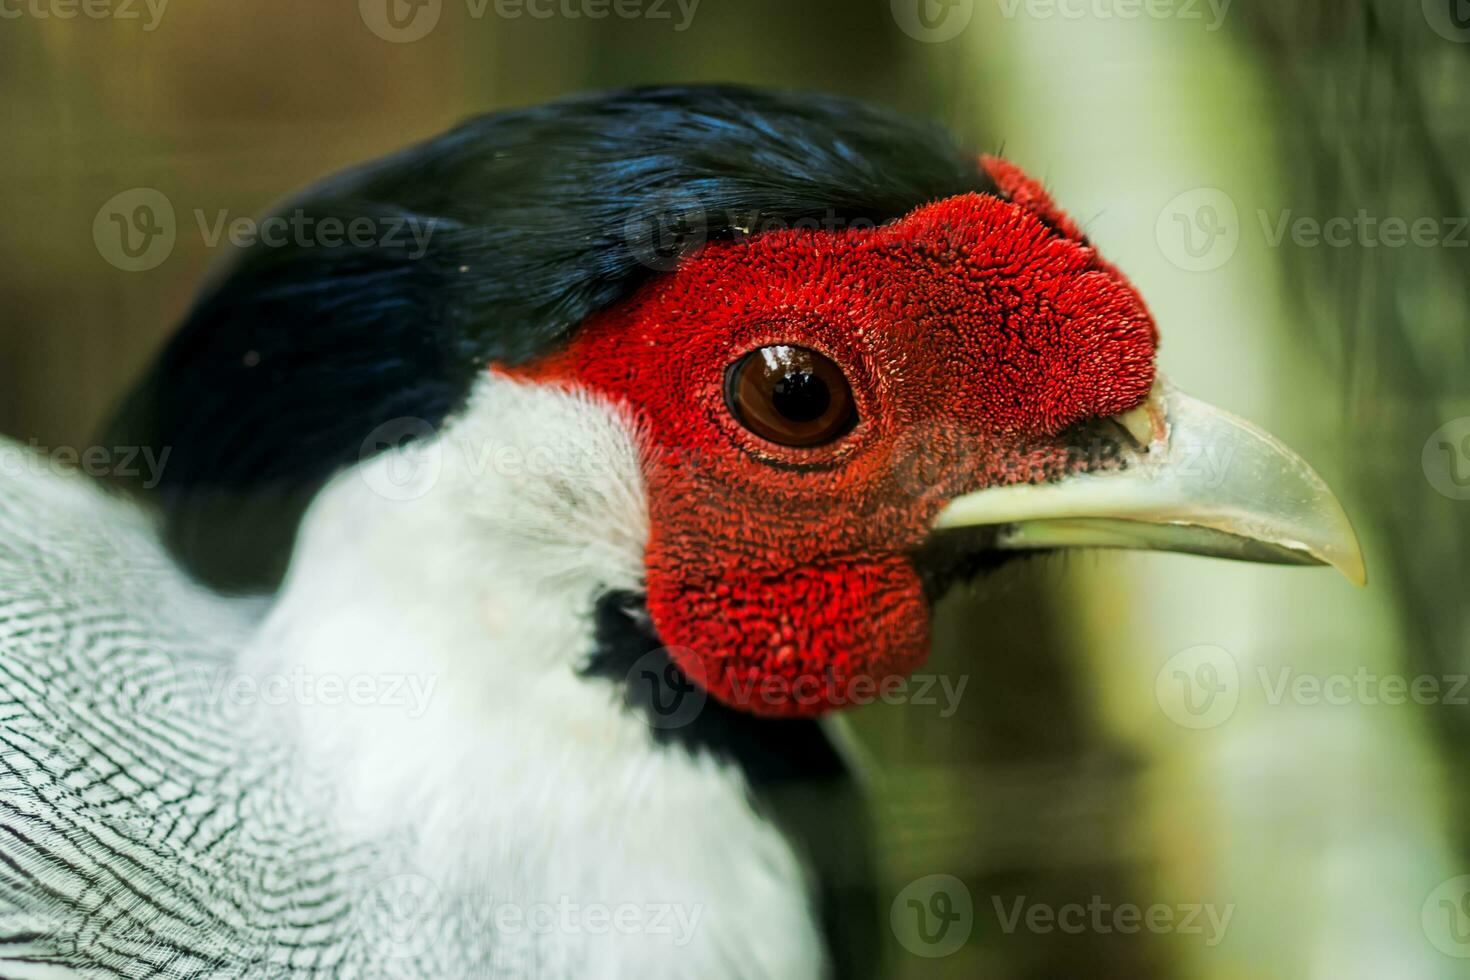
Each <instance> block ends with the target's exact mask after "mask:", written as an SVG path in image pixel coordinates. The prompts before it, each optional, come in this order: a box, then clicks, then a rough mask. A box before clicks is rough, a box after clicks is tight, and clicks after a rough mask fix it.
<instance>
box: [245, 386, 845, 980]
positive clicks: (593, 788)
mask: <svg viewBox="0 0 1470 980" xmlns="http://www.w3.org/2000/svg"><path fill="white" fill-rule="evenodd" d="M399 428H400V429H401V428H402V426H399ZM641 474H642V467H641V466H640V460H639V454H638V438H637V433H636V432H635V431H634V429H633V428H632V427H631V426H630V425H629V424H628V423H627V422H626V420H625V419H624V417H623V416H622V415H621V414H620V413H619V412H618V411H616V410H614V409H612V408H611V407H609V406H607V405H605V404H603V403H600V402H598V401H597V400H595V399H593V398H591V397H589V396H587V395H584V394H580V393H576V392H569V391H565V390H561V389H557V388H552V387H548V386H542V385H534V384H522V383H517V382H513V381H510V380H506V379H504V378H497V377H494V376H487V377H486V378H485V379H484V380H482V381H481V382H479V383H478V385H477V387H476V390H475V392H474V394H473V396H472V398H471V400H470V402H469V404H468V406H467V408H466V409H465V410H464V412H462V413H461V414H460V415H459V416H458V417H457V418H456V419H455V420H453V421H452V422H451V423H450V424H448V425H447V426H446V427H445V428H444V429H443V430H442V431H441V432H439V433H438V434H437V435H435V436H433V437H432V438H430V439H424V440H419V441H417V442H416V443H414V444H411V445H410V446H408V447H407V448H405V449H401V450H393V451H390V452H386V453H384V454H382V455H379V456H376V457H374V458H372V459H370V460H368V461H367V462H365V463H363V464H362V465H360V466H358V467H356V468H354V469H352V470H350V471H348V472H345V473H343V474H341V475H340V476H339V477H338V478H336V479H335V480H334V481H333V482H332V483H331V484H330V485H328V486H327V487H326V488H325V489H324V490H323V491H322V492H321V494H320V495H319V496H318V498H317V500H316V501H315V503H314V504H313V506H312V507H311V509H310V511H309V512H308V514H307V516H306V518H305V520H304V522H303V525H302V528H301V533H300V537H299V540H298V543H297V550H296V553H295V555H294V557H293V560H292V565H291V569H290V571H289V573H288V576H287V580H286V583H285V585H284V587H283V590H282V593H281V597H280V599H279V601H278V603H277V604H276V606H275V608H274V609H273V611H272V612H271V614H270V616H269V617H268V619H267V621H266V623H265V624H264V626H263V628H262V630H261V632H260V634H259V635H258V637H257V638H256V640H255V642H254V643H253V644H252V646H251V648H250V649H249V650H248V651H247V653H246V655H245V656H244V658H243V659H242V669H243V671H245V672H246V673H247V674H251V675H254V676H255V678H256V680H258V681H260V682H262V683H264V682H265V681H266V680H267V679H268V678H269V677H271V676H273V675H280V674H291V673H292V672H293V671H294V672H296V673H297V674H298V675H300V674H305V675H307V677H308V680H307V681H306V689H307V690H321V688H320V678H326V677H337V678H341V683H342V685H343V689H344V690H347V691H351V690H352V689H353V685H354V684H355V685H357V689H358V690H359V691H368V690H371V691H372V692H374V697H373V699H372V700H374V701H375V702H376V703H343V704H336V705H324V704H321V703H310V704H307V703H294V702H293V703H289V704H285V705H282V706H279V707H277V708H273V709H270V710H275V711H279V712H280V718H279V724H280V725H281V726H282V727H283V728H284V729H285V730H286V731H287V733H288V737H291V738H294V739H297V740H299V746H300V752H301V754H302V756H303V757H305V758H306V759H307V760H309V761H308V765H307V768H308V769H310V770H313V771H317V772H327V773H330V775H329V777H328V778H329V780H330V783H331V791H330V794H331V796H332V797H334V799H335V804H336V806H335V810H336V812H337V813H338V818H339V820H340V821H341V824H342V827H343V830H344V833H346V834H349V835H351V836H353V837H362V838H365V839H387V838H403V837H405V836H406V837H407V838H408V839H410V840H411V841H412V842H413V843H412V847H411V853H412V854H413V858H412V860H413V862H414V863H415V865H416V868H415V869H414V870H415V873H418V874H422V875H424V876H426V877H428V878H429V879H431V880H432V881H433V882H434V883H435V886H436V887H437V888H439V889H440V890H441V891H452V892H457V893H465V892H476V891H479V892H483V891H484V890H485V889H486V888H487V887H493V889H494V892H495V895H496V896H497V898H498V900H499V901H500V902H506V901H519V902H551V903H555V902H557V901H558V900H560V899H562V898H564V897H567V896H571V897H572V898H573V899H574V900H580V901H584V902H601V903H606V904H609V905H616V904H617V903H619V902H623V901H627V900H632V901H635V902H663V903H673V904H677V905H678V906H679V907H680V909H681V910H682V912H681V914H683V915H685V916H686V918H688V917H691V916H692V917H694V918H696V919H703V924H701V925H699V927H698V930H697V933H696V937H697V938H696V939H695V940H692V941H691V944H690V946H689V948H687V949H683V950H681V951H680V955H677V956H674V957H673V958H672V959H668V958H667V957H666V955H664V954H667V952H668V951H667V949H662V950H661V946H667V944H668V942H669V941H670V937H669V936H666V935H661V936H648V935H645V936H641V937H619V939H618V943H619V944H620V945H618V946H617V949H618V950H620V952H613V953H611V955H612V959H610V960H609V961H608V962H609V964H611V963H613V962H624V965H625V966H628V967H629V968H630V969H634V964H637V965H638V966H637V967H636V968H637V969H642V970H644V972H642V973H640V974H639V975H641V976H661V975H663V974H661V973H660V972H658V970H657V969H656V968H654V969H653V972H647V970H648V968H652V967H656V965H657V964H659V963H665V964H667V963H671V962H672V963H674V964H677V965H678V966H679V967H680V970H681V973H680V975H690V976H693V975H707V976H722V975H725V974H724V973H723V972H721V969H720V968H719V967H720V965H721V964H724V965H725V966H728V959H727V957H728V956H729V954H730V953H731V952H732V951H733V950H742V951H748V950H749V949H750V948H751V947H753V946H762V947H764V951H762V952H757V953H755V954H754V955H755V957H756V961H754V962H752V961H750V960H749V959H746V960H745V965H747V966H749V967H751V968H752V969H751V970H750V973H751V975H771V976H787V975H790V976H816V975H817V974H818V972H819V971H820V967H819V965H818V957H819V952H818V950H819V944H818V943H817V942H816V940H815V929H814V927H813V925H812V921H811V912H810V909H809V908H808V906H807V900H806V896H805V892H804V888H803V883H802V878H803V876H802V871H801V868H800V865H799V862H798V861H797V859H796V858H795V856H794V855H793V854H792V852H791V850H790V847H789V844H788V843H787V842H786V841H785V840H784V838H783V837H782V836H781V835H780V834H779V833H778V832H777V831H776V830H775V829H774V828H773V827H771V826H770V825H769V824H767V823H765V822H764V821H763V820H761V819H759V818H758V817H757V815H756V814H755V813H754V812H753V811H752V809H751V807H750V804H749V802H748V800H747V795H746V792H745V785H744V780H743V778H742V777H741V776H740V774H739V773H738V772H737V771H736V770H734V769H733V768H731V767H729V766H727V765H725V764H723V763H720V762H717V761H715V760H714V759H712V758H709V757H703V756H691V755H690V754H688V753H687V752H684V751H683V750H670V749H668V748H666V747H663V746H660V745H658V744H657V743H656V742H655V741H654V739H653V735H652V732H651V731H650V729H649V728H648V727H647V725H646V724H645V723H644V722H643V721H642V720H641V719H640V718H638V717H637V716H636V715H634V714H631V713H630V712H629V711H627V710H626V709H625V707H624V705H623V703H622V700H621V695H622V692H621V690H620V689H619V688H618V686H617V685H615V684H610V683H608V682H607V681H605V680H591V679H586V678H583V677H580V676H579V675H578V672H577V668H578V667H579V666H580V665H581V664H582V663H583V662H584V661H585V659H586V658H587V657H588V656H589V655H590V654H591V653H592V651H593V643H594V639H593V622H592V614H593V606H594V601H595V599H596V597H597V596H598V594H600V593H601V592H604V591H606V590H610V589H615V590H636V589H638V588H639V586H640V579H641V575H642V564H643V561H642V550H643V543H644V542H645V541H646V539H647V536H648V518H647V507H646V500H645V496H644V489H643V480H642V475H641ZM313 680H315V681H316V686H315V687H314V686H313ZM395 683H396V687H395ZM390 688H391V689H392V690H391V691H390ZM295 700H296V701H301V700H303V699H301V698H297V699H295ZM312 700H313V701H320V700H324V699H321V698H316V697H313V699H312ZM346 700H348V701H349V702H350V701H352V700H354V699H351V698H348V699H346ZM356 700H359V701H360V700H362V699H361V698H358V699H356ZM390 702H392V703H390ZM753 928H759V929H761V930H762V932H761V933H758V934H757V935H759V936H760V937H761V938H759V939H757V938H756V937H755V936H752V935H749V934H747V935H740V933H743V932H745V931H746V930H748V929H753ZM772 934H779V936H780V938H779V939H777V938H775V937H774V936H773V935H772ZM563 938H565V937H563ZM579 941H586V942H588V943H593V944H604V945H605V944H606V943H608V942H611V941H612V940H610V939H608V937H585V936H584V937H580V940H579ZM596 948H597V949H603V945H596ZM696 950H703V951H704V953H703V955H701V954H699V953H698V952H696ZM750 955H751V954H750V953H749V952H744V953H742V956H744V957H749V956H750ZM762 957H766V958H768V959H769V961H768V962H765V963H761V962H759V960H760V959H761V958H762ZM701 963H704V964H705V965H706V966H707V967H708V969H707V970H703V971H702V970H701V969H700V964H701ZM609 975H612V974H609ZM618 975H621V973H619V974H618Z"/></svg>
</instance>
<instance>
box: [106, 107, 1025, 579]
mask: <svg viewBox="0 0 1470 980" xmlns="http://www.w3.org/2000/svg"><path fill="white" fill-rule="evenodd" d="M967 191H981V192H988V193H995V192H996V191H995V187H994V185H993V183H992V182H991V181H990V179H989V178H988V177H987V176H986V175H985V174H984V173H983V171H982V170H981V169H980V168H979V167H978V165H977V161H976V159H975V158H974V156H973V155H972V154H970V153H968V152H966V151H964V150H962V149H960V148H959V147H957V146H955V145H954V144H953V143H952V142H951V141H950V140H949V138H948V136H947V135H945V134H944V133H943V132H942V131H941V130H940V129H939V128H937V127H931V126H928V125H925V124H922V123H916V122H914V121H912V120H910V119H906V118H904V117H902V116H899V115H896V114H892V113H888V112H885V111H882V110H878V109H874V108H873V107H871V106H868V105H865V104H862V103H858V102H852V101H848V100H845V99H840V98H836V97H833V96H827V95H813V94H782V93H773V92H766V91H762V90H758V89H748V88H739V87H733V86H704V87H666V88H644V89H635V90H630V91H624V92H615V93H611V94H602V95H594V96H589V97H582V98H577V99H573V100H569V101H565V102H559V103H554V104H551V105H548V106H542V107H538V108H533V109H524V110H518V111H513V112H507V113H502V114H497V115H489V116H483V117H480V118H478V119H474V120H472V121H470V122H467V123H465V124H464V125H462V126H460V127H458V128H457V129H454V130H452V131H451V132H449V133H447V134H445V135H443V136H441V137H438V138H437V139H434V140H431V141H429V142H426V143H423V144H421V145H419V146H416V147H413V148H410V149H408V150H405V151H403V152H400V153H397V154H395V155H393V156H390V157H387V158H385V159H383V160H380V161H377V162H373V163H369V164H367V165H364V166H362V167H359V168H356V169H354V170H350V171H348V172H346V173H343V174H341V175H339V176H337V177H334V178H332V179H330V180H328V181H326V182H324V183H322V184H320V185H319V186H317V187H314V188H312V189H310V190H308V191H306V192H305V193H304V194H302V195H301V196H300V197H298V198H297V199H295V200H294V201H292V202H290V203H288V204H287V205H285V206H284V208H283V209H282V211H281V213H283V214H291V215H294V214H296V213H298V212H300V213H301V214H302V215H303V216H304V217H305V218H308V219H310V220H311V221H313V222H316V223H319V222H320V221H321V220H322V219H325V218H328V217H335V218H339V219H341V220H342V221H343V222H344V223H346V222H350V221H351V220H353V219H355V218H361V217H368V218H371V219H373V220H374V221H375V223H376V224H375V226H376V227H377V229H378V230H379V238H380V239H381V238H384V237H387V233H388V230H389V229H391V228H393V227H402V224H403V223H406V222H412V223H413V224H414V226H415V227H419V228H427V229H430V231H429V237H428V241H427V248H426V249H424V250H422V252H423V254H421V255H420V254H418V253H419V252H420V251H421V249H420V248H419V247H418V246H417V245H416V244H415V242H414V240H413V238H412V237H411V236H408V235H400V236H398V237H399V241H398V243H397V244H396V245H394V244H386V245H384V244H379V245H377V246H375V247H372V248H363V247H354V246H352V245H341V246H339V247H331V248H328V247H322V246H320V245H316V246H312V245H309V244H308V245H305V246H302V245H299V244H294V243H293V244H288V245H285V246H282V247H272V246H270V245H268V244H266V243H264V242H257V243H255V244H254V245H252V246H251V247H249V248H246V249H244V250H243V251H242V253H241V254H240V255H238V256H237V257H236V259H235V261H234V263H233V265H232V266H231V267H229V268H228V269H227V270H226V271H225V274H224V275H223V276H222V277H221V278H220V279H219V280H218V281H217V282H216V283H215V284H214V285H213V286H211V287H210V288H208V289H207V290H206V291H205V292H204V294H203V295H202V297H201V298H200V300H199V301H198V303H197V305H196V306H195V307H194V309H193V310H192V312H191V313H190V314H189V315H188V317H187V319H186V321H185V322H184V324H183V325H182V328H181V329H180V330H179V331H178V333H177V334H176V335H175V336H174V338H173V340H172V341H171V342H170V343H169V344H168V345H167V347H166V348H165V349H164V351H163V352H162V354H161V355H160V357H159V359H158V361H157V363H156V365H155V366H154V368H153V370H152V371H151V372H150V373H149V374H148V375H147V377H145V378H144V380H143V381H142V383H141V384H140V385H139V387H138V389H137V390H136V391H135V393H134V394H133V395H132V397H130V398H129V399H128V400H127V402H126V404H125V405H124V406H123V408H122V410H121V411H120V412H119V414H118V416H117V418H116V420H115V422H114V424H113V426H112V427H111V431H110V432H109V433H107V436H106V439H105V440H104V444H107V445H138V446H152V447H155V448H159V449H161V448H162V447H165V446H166V447H168V448H169V451H170V457H169V461H168V465H167V467H166V469H165V472H164V474H163V480H162V482H161V484H160V486H159V487H158V490H157V491H156V492H157V494H158V495H159V498H160V500H161V502H162V504H163V507H164V509H165V512H166V514H167V528H168V538H169V542H170V545H171V547H172V548H173V549H174V550H175V552H176V553H177V554H178V555H180V556H181V557H182V558H183V560H184V561H185V563H186V564H187V565H188V566H189V567H190V568H191V570H193V571H194V572H195V573H196V574H197V575H199V576H201V577H202V578H203V579H204V580H206V581H208V582H209V583H211V584H214V585H216V586H222V587H229V588H237V589H258V588H269V587H271V586H273V585H274V584H275V583H276V582H277V581H278V579H279V576H280V574H281V572H282V571H283V569H284V563H285V560H286V557H287V555H288V554H289V548H290V543H291V540H292V536H293V534H294V530H295V525H296V521H297V519H298V518H299V515H300V511H301V509H302V508H303V507H304V506H305V504H306V503H307V502H308V501H309V500H310V497H311V496H312V494H314V493H315V491H316V490H317V489H318V488H319V487H320V485H321V484H322V483H323V482H324V481H325V480H326V479H327V477H329V476H330V475H331V474H332V473H333V472H335V471H336V470H338V469H340V468H342V467H344V466H346V465H349V464H351V463H354V462H356V461H357V460H358V459H359V458H360V456H361V455H362V453H363V452H364V440H365V439H366V437H368V436H369V435H370V434H371V433H373V432H374V430H375V429H377V428H378V427H379V426H380V425H382V424H383V423H384V422H387V421H389V420H393V419H399V418H412V419H421V420H423V421H424V422H426V423H428V424H429V425H431V426H432V425H437V424H439V423H440V422H441V421H442V420H443V419H444V418H445V417H446V416H448V415H450V414H451V413H453V412H454V410H455V409H456V407H457V406H458V405H459V404H460V403H461V402H462V400H463V398H464V397H465V394H466V392H467V390H468V388H469V385H470V382H471V381H472V380H473V378H474V377H475V375H476V373H477V372H478V371H480V370H481V369H483V368H484V366H485V365H486V364H488V363H490V362H492V361H493V362H504V363H509V364H515V363H520V362H524V361H526V360H528V359H530V358H533V357H535V356H537V355H538V354H541V353H543V352H545V351H547V350H549V349H551V348H553V347H554V346H556V345H557V344H558V343H559V342H561V341H563V340H564V339H565V338H566V337H567V336H568V335H569V334H570V333H571V332H572V331H573V330H575V328H576V326H577V325H578V324H579V323H580V322H581V321H582V320H584V319H585V318H586V317H587V316H589V315H590V314H592V313H594V312H596V311H598V310H600V309H603V308H605V307H607V306H608V305H609V304H612V303H614V302H616V301H617V300H619V299H621V298H622V297H624V296H626V295H628V294H629V293H630V292H631V291H632V290H633V289H635V288H636V287H637V286H638V285H639V284H640V283H642V282H644V281H645V280H646V279H648V278H649V277H650V276H652V275H656V274H657V273H658V272H659V271H661V270H666V269H668V268H670V267H671V266H672V264H673V263H674V262H676V261H677V259H678V257H679V255H681V254H683V253H684V252H686V251H687V250H689V249H691V248H696V247H698V246H699V245H700V244H702V243H703V242H706V241H712V240H719V239H724V238H729V237H731V236H732V235H737V234H741V233H743V232H745V231H747V230H756V229H760V228H762V227H769V226H772V225H774V226H778V227H780V226H784V227H789V226H793V225H796V224H797V223H798V222H807V223H809V224H814V225H815V226H824V225H837V226H843V225H847V226H850V225H852V224H853V223H855V222H859V221H861V222H882V221H886V220H889V219H892V218H895V217H898V216H900V215H902V214H904V213H905V212H907V211H909V210H911V209H912V208H913V207H915V206H917V205H919V204H922V203H925V202H927V201H930V200H934V199H937V198H942V197H947V196H950V195H954V194H958V193H964V192H967ZM410 428H412V427H410ZM419 428H420V429H421V428H422V427H419ZM371 448H372V447H371V446H369V447H368V449H369V451H370V450H371Z"/></svg>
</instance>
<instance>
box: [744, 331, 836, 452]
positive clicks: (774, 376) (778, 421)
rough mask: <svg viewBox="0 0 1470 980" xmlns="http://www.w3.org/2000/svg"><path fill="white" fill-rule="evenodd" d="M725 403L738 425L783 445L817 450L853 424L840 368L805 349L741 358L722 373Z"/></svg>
mask: <svg viewBox="0 0 1470 980" xmlns="http://www.w3.org/2000/svg"><path fill="white" fill-rule="evenodd" d="M725 401H726V403H727V404H728V405H729V407H730V412H731V414H733V415H734V416H735V418H736V419H737V420H739V422H740V424H741V425H743V426H745V427H746V428H747V429H749V430H750V431H751V432H754V433H755V434H756V435H758V436H760V437H761V438H762V439H768V440H770V441H771V442H774V443H779V444H780V445H783V446H796V447H810V446H820V445H822V444H823V443H828V442H831V441H832V440H834V439H836V438H838V437H839V436H843V435H846V434H847V433H848V432H850V431H852V427H853V426H854V425H856V424H857V411H856V408H855V406H854V404H853V398H852V387H851V386H850V385H849V384H848V383H847V378H846V377H844V376H843V374H842V369H841V368H839V367H838V366H837V365H836V364H834V363H832V361H831V360H830V359H829V358H826V357H823V356H822V355H821V354H818V353H817V352H816V351H814V350H808V349H807V348H805V347H792V346H787V345H777V346H773V347H762V348H759V349H758V350H753V351H751V352H750V353H749V354H746V355H745V356H744V357H742V358H741V359H740V360H738V361H736V362H735V363H734V364H732V365H730V370H729V371H728V372H727V373H726V375H725Z"/></svg>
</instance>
